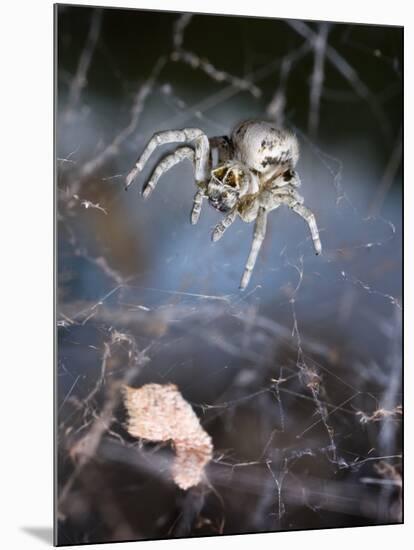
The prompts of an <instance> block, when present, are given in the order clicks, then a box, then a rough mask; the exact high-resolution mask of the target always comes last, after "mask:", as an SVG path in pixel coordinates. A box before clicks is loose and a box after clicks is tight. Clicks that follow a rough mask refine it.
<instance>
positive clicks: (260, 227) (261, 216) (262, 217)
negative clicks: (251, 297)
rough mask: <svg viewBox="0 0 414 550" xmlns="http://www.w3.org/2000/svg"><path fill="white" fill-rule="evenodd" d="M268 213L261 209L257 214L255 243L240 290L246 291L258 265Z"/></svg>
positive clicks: (254, 233) (253, 243) (251, 249)
mask: <svg viewBox="0 0 414 550" xmlns="http://www.w3.org/2000/svg"><path fill="white" fill-rule="evenodd" d="M266 222H267V212H266V210H265V209H264V208H260V209H259V213H258V214H257V218H256V224H255V226H254V232H253V242H252V246H251V248H250V253H249V257H248V258H247V262H246V267H245V268H244V272H243V277H242V279H241V282H240V289H241V290H244V289H245V288H246V287H247V285H248V284H249V281H250V277H251V275H252V271H253V268H254V266H255V264H256V260H257V256H258V254H259V251H260V248H261V246H262V244H263V240H264V238H265V234H266Z"/></svg>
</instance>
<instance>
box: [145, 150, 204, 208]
mask: <svg viewBox="0 0 414 550" xmlns="http://www.w3.org/2000/svg"><path fill="white" fill-rule="evenodd" d="M194 157H195V153H194V150H193V149H191V147H179V148H178V149H176V150H175V151H174V153H170V154H169V155H167V156H166V157H164V158H163V159H162V160H161V161H160V162H159V163H158V164H157V166H156V167H155V169H154V171H153V172H152V174H151V177H150V179H149V180H148V181H147V183H146V184H145V186H144V189H143V191H142V195H143V197H144V199H147V198H148V197H149V196H150V195H151V193H152V192H153V191H154V189H155V187H156V185H157V183H158V180H159V179H160V177H161V176H162V175H163V174H165V172H167V171H168V170H169V169H170V168H172V167H173V166H175V165H176V164H178V163H179V162H181V161H182V160H185V159H188V160H190V161H191V162H194Z"/></svg>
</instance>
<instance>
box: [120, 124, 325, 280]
mask: <svg viewBox="0 0 414 550" xmlns="http://www.w3.org/2000/svg"><path fill="white" fill-rule="evenodd" d="M172 142H181V143H183V142H190V143H191V144H192V145H193V147H188V146H183V147H178V148H177V149H176V150H175V151H174V152H173V153H171V154H168V155H167V156H166V157H164V158H163V159H162V160H161V161H160V162H159V163H158V164H157V166H156V167H155V169H154V171H153V173H152V175H151V177H150V179H149V180H148V182H147V183H146V184H145V186H144V189H143V196H144V198H148V197H149V196H150V194H151V193H152V191H153V190H154V189H155V186H156V185H157V182H158V180H159V178H160V177H161V176H162V175H163V174H164V173H165V172H166V171H167V170H169V169H170V168H171V167H172V166H174V165H175V164H177V163H178V162H180V161H182V160H184V159H188V160H190V161H191V162H192V163H193V164H194V175H195V183H196V186H197V187H198V190H197V192H196V194H195V197H194V204H193V208H192V212H191V223H192V224H195V223H197V221H198V218H199V216H200V211H201V204H202V202H203V199H204V198H207V199H208V201H209V203H210V204H211V206H213V207H214V208H215V209H216V210H219V211H220V212H223V213H224V214H225V217H224V218H223V219H222V221H221V222H220V223H219V224H218V225H216V227H215V228H214V231H213V234H212V239H213V241H218V240H219V239H220V238H221V237H222V236H223V234H224V232H225V231H226V229H227V228H228V227H230V225H231V224H232V223H233V222H234V221H235V219H236V218H237V216H239V217H240V218H241V219H242V220H243V221H244V222H252V221H254V220H255V222H256V223H255V227H254V234H253V242H252V245H251V249H250V253H249V257H248V259H247V262H246V267H245V269H244V273H243V276H242V279H241V283H240V288H241V289H245V288H246V287H247V285H248V284H249V281H250V277H251V274H252V271H253V268H254V265H255V263H256V259H257V256H258V253H259V250H260V248H261V246H262V243H263V239H264V237H265V233H266V219H267V213H268V212H270V211H271V210H275V209H276V208H278V207H279V206H280V205H282V204H285V205H286V206H288V207H289V208H291V209H292V210H293V211H294V212H296V213H297V214H299V216H301V217H302V218H303V219H304V220H305V221H306V222H307V224H308V226H309V230H310V233H311V236H312V239H313V244H314V247H315V252H316V254H320V252H321V250H322V246H321V241H320V239H319V232H318V227H317V225H316V221H315V216H314V215H313V213H312V212H311V211H310V210H309V209H308V208H306V206H304V205H303V197H301V195H300V194H299V193H298V191H297V188H298V187H299V186H300V180H299V176H298V175H297V173H296V172H295V170H294V168H295V165H296V163H297V161H298V158H299V146H298V141H297V139H296V137H295V136H294V135H293V134H292V133H291V132H289V131H286V130H282V129H279V128H276V127H274V126H273V125H272V124H270V123H268V122H262V121H254V120H248V121H246V122H242V123H241V124H239V125H238V126H237V127H236V128H235V130H234V131H233V133H232V136H231V139H229V138H228V137H227V136H221V137H213V138H210V139H209V138H208V137H207V136H206V135H205V133H204V132H203V131H202V130H199V129H198V128H184V129H183V130H166V131H164V132H158V133H156V134H154V136H153V137H152V138H151V139H150V141H149V142H148V144H147V146H146V147H145V149H144V151H143V153H142V155H141V156H140V157H139V158H138V160H137V162H136V164H135V166H134V168H133V169H132V170H131V172H130V173H129V174H128V176H127V178H126V188H128V187H129V186H130V185H131V183H132V182H133V181H134V180H135V178H136V176H137V175H138V174H139V173H140V172H141V171H142V170H143V168H144V166H145V164H146V163H147V161H148V159H149V157H150V155H151V153H152V152H153V151H154V150H155V149H156V148H157V147H158V146H160V145H164V144H166V143H172ZM213 153H215V154H213ZM214 157H215V158H214Z"/></svg>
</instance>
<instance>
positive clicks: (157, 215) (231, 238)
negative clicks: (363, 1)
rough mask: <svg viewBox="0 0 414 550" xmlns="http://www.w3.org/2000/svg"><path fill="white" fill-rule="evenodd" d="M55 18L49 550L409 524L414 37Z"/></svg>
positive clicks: (238, 22) (385, 30)
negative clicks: (413, 77) (406, 455)
mask: <svg viewBox="0 0 414 550" xmlns="http://www.w3.org/2000/svg"><path fill="white" fill-rule="evenodd" d="M257 15H258V16H257V17H240V16H232V15H231V14H227V15H219V14H217V15H207V14H200V13H193V14H192V13H175V12H163V11H149V10H138V9H121V8H99V7H85V6H75V5H65V4H58V5H56V6H55V86H56V88H55V152H56V158H55V199H56V201H55V203H56V204H55V206H56V213H55V217H56V283H57V285H56V286H57V288H56V326H57V328H56V341H57V346H56V352H57V353H56V364H55V461H56V464H55V542H56V544H57V545H62V546H63V545H78V544H89V543H103V542H115V541H138V540H148V539H173V538H179V537H203V536H216V537H220V536H223V535H227V534H249V533H264V532H278V531H295V530H303V529H324V528H333V527H335V528H343V527H354V526H368V525H378V524H395V523H401V522H402V521H403V499H402V491H403V481H402V479H403V461H402V451H403V449H402V414H403V395H402V189H403V174H402V138H403V125H402V120H403V110H402V109H403V100H402V79H403V65H402V63H403V29H402V27H393V26H378V25H368V24H352V23H335V22H329V21H301V20H293V19H292V20H290V19H276V18H275V19H272V18H263V17H260V16H259V15H260V14H257Z"/></svg>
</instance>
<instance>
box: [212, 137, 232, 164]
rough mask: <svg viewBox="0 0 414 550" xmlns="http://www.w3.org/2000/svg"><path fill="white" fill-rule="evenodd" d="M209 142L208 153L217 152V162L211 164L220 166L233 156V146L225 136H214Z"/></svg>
mask: <svg viewBox="0 0 414 550" xmlns="http://www.w3.org/2000/svg"><path fill="white" fill-rule="evenodd" d="M209 142H210V151H213V150H216V151H217V162H216V163H213V164H222V163H223V162H226V161H228V160H230V158H231V157H232V154H233V146H232V144H231V141H230V139H229V138H228V137H227V136H215V137H212V138H210V140H209ZM212 160H213V159H212Z"/></svg>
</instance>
